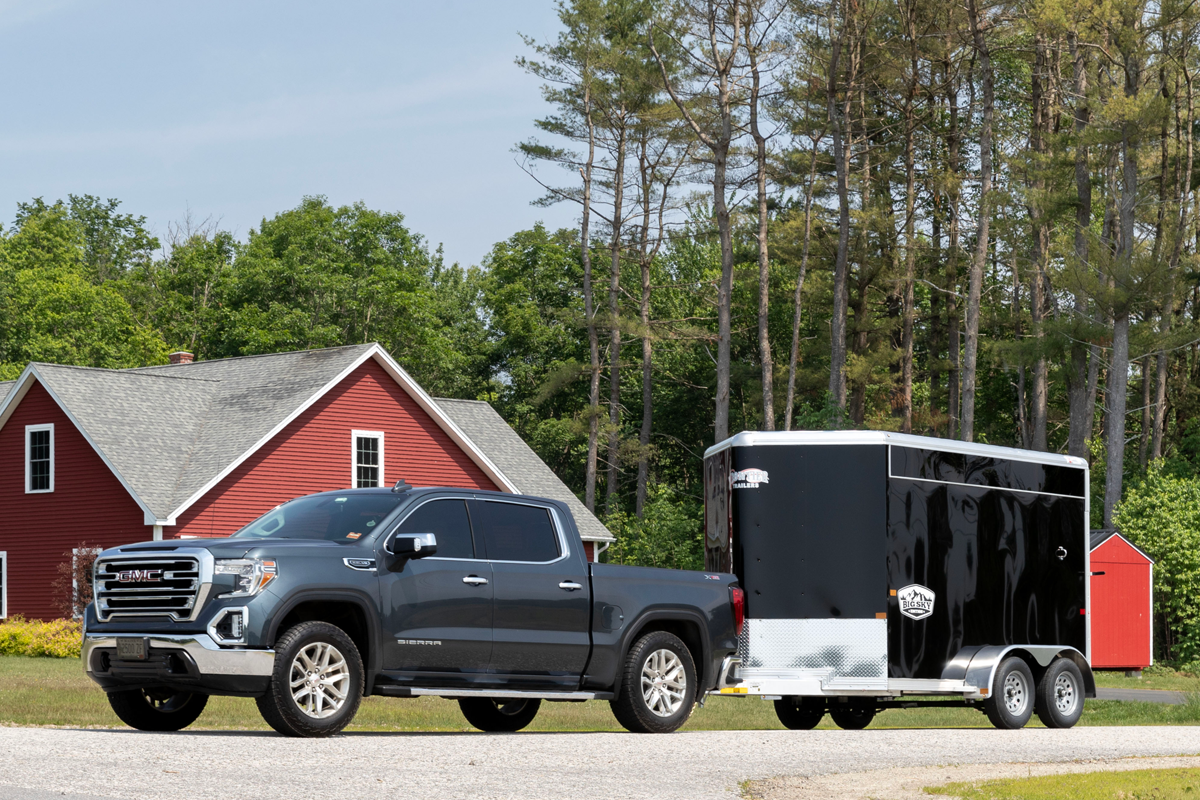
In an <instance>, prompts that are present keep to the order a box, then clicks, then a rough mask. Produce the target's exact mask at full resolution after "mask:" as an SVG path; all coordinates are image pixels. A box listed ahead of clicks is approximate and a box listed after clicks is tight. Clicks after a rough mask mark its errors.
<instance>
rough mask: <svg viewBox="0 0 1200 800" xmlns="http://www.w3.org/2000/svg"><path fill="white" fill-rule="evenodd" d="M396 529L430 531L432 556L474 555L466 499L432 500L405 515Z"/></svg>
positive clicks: (463, 556)
mask: <svg viewBox="0 0 1200 800" xmlns="http://www.w3.org/2000/svg"><path fill="white" fill-rule="evenodd" d="M397 532H398V533H432V534H433V535H434V536H436V537H437V555H435V556H434V558H437V557H439V556H440V557H441V558H475V545H474V543H473V542H472V541H471V520H470V518H469V517H468V516H467V503H466V501H465V500H433V501H431V502H428V503H426V504H425V505H423V506H421V507H420V508H418V509H417V510H416V511H414V512H412V513H411V514H409V515H408V518H407V519H405V520H404V522H402V523H400V527H399V528H397Z"/></svg>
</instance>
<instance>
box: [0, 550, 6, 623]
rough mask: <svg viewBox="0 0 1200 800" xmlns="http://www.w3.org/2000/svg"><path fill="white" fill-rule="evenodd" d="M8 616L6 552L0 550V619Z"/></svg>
mask: <svg viewBox="0 0 1200 800" xmlns="http://www.w3.org/2000/svg"><path fill="white" fill-rule="evenodd" d="M7 616H8V553H7V552H5V551H3V550H0V619H4V618H5V617H7Z"/></svg>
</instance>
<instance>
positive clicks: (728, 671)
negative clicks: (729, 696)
mask: <svg viewBox="0 0 1200 800" xmlns="http://www.w3.org/2000/svg"><path fill="white" fill-rule="evenodd" d="M741 669H742V660H741V659H740V658H738V657H737V656H725V660H724V661H722V662H721V674H720V676H719V677H718V678H717V691H718V692H719V691H721V690H722V689H728V688H730V687H733V686H737V685H738V684H739V683H741V682H742V678H741V674H740V673H741Z"/></svg>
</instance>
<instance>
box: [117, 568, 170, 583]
mask: <svg viewBox="0 0 1200 800" xmlns="http://www.w3.org/2000/svg"><path fill="white" fill-rule="evenodd" d="M162 574H163V571H162V570H161V569H127V570H125V571H124V572H118V573H117V581H118V582H119V583H157V582H159V581H161V580H162Z"/></svg>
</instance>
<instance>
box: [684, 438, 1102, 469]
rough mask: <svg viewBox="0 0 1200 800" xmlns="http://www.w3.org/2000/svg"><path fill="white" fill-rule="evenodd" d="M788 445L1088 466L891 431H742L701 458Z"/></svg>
mask: <svg viewBox="0 0 1200 800" xmlns="http://www.w3.org/2000/svg"><path fill="white" fill-rule="evenodd" d="M789 444H814V445H816V444H894V445H899V446H901V447H920V448H924V449H927V450H942V451H945V452H948V453H966V454H967V455H975V456H990V457H992V458H1004V459H1008V460H1010V461H1030V462H1034V463H1038V464H1056V465H1059V466H1066V467H1076V468H1078V469H1087V466H1088V464H1087V461H1085V460H1084V459H1082V458H1076V457H1075V456H1064V455H1060V454H1058V453H1042V452H1039V451H1037V450H1021V449H1019V448H1016V447H997V446H996V445H991V444H975V443H974V442H960V441H958V440H957V439H939V438H937V437H934V436H914V435H912V434H907V433H892V432H891V431H769V432H768V431H743V432H742V433H738V434H734V435H733V436H730V437H729V438H728V439H726V440H725V441H723V442H717V443H716V444H714V445H713V446H712V447H710V448H708V449H707V450H705V451H704V457H705V458H708V457H709V456H711V455H713V454H714V453H719V452H721V451H722V450H726V449H728V448H730V447H759V446H763V445H789Z"/></svg>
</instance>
